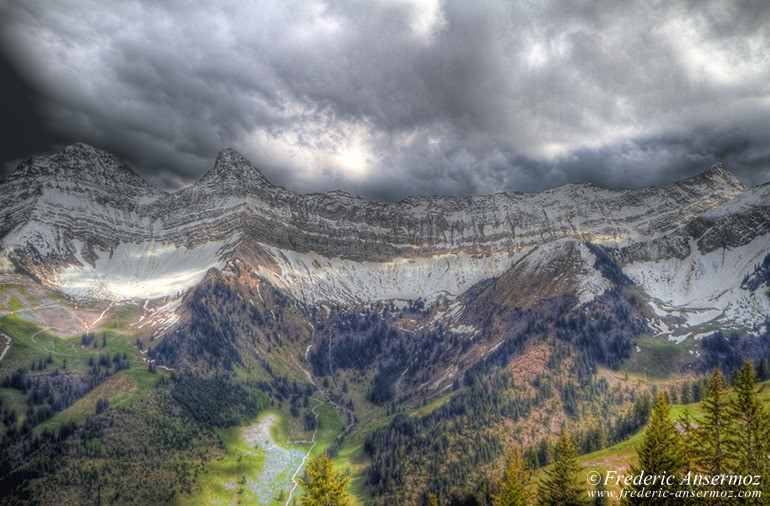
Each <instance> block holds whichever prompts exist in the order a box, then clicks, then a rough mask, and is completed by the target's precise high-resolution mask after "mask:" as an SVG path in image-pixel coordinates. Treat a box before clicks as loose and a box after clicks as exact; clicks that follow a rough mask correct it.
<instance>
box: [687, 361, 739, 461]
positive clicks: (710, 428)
mask: <svg viewBox="0 0 770 506" xmlns="http://www.w3.org/2000/svg"><path fill="white" fill-rule="evenodd" d="M701 406H702V407H703V410H704V411H705V414H704V415H703V417H702V418H701V419H700V420H699V422H700V426H699V427H698V428H697V429H696V430H695V431H693V436H694V438H693V439H694V443H695V462H694V463H695V467H696V469H698V470H699V471H701V472H703V473H705V474H708V475H711V476H715V475H720V474H723V473H725V472H726V471H727V462H726V454H725V440H726V439H727V433H728V430H729V425H730V421H729V419H728V413H727V409H728V399H727V384H726V383H725V380H724V376H722V371H720V370H719V368H718V367H717V368H716V369H715V370H714V374H713V375H712V376H711V379H710V380H709V384H708V397H706V399H705V400H704V401H703V403H702V404H701Z"/></svg>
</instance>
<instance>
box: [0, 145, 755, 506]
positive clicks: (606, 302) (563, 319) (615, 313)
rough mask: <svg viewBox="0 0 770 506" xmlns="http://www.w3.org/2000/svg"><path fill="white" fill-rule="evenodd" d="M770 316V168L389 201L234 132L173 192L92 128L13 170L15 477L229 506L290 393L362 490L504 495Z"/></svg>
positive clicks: (297, 417) (2, 375)
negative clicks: (306, 175)
mask: <svg viewBox="0 0 770 506" xmlns="http://www.w3.org/2000/svg"><path fill="white" fill-rule="evenodd" d="M769 316H770V184H765V185H761V186H755V187H746V186H744V185H743V184H742V183H741V181H740V180H739V179H738V178H736V177H735V176H734V175H732V174H731V173H730V172H729V171H728V170H727V169H725V167H723V166H722V165H719V164H717V165H714V166H713V167H711V168H709V169H708V170H705V172H703V173H702V174H700V175H698V176H696V177H692V178H689V179H684V180H681V181H678V182H676V183H674V184H672V185H669V186H664V187H651V188H640V189H630V190H624V191H613V190H609V189H605V188H600V187H598V186H595V185H593V184H585V183H582V184H568V185H564V186H559V187H557V188H553V189H550V190H547V191H544V192H541V193H536V194H529V193H518V192H506V193H499V194H495V195H489V196H472V197H410V198H407V199H405V200H402V201H400V202H394V203H383V202H374V201H369V200H365V199H362V198H360V197H357V196H354V195H350V194H348V193H345V192H341V191H333V192H328V193H319V194H298V193H296V192H293V191H290V190H287V189H285V188H282V187H279V186H276V185H273V184H272V183H270V182H269V181H268V180H267V179H266V178H265V177H264V176H263V175H262V173H260V171H259V170H258V169H257V168H255V167H254V166H253V165H252V164H251V163H250V162H249V161H248V160H246V159H245V158H244V157H243V156H241V155H240V154H238V153H237V152H236V151H234V150H232V149H225V150H223V151H222V152H221V153H220V154H219V156H218V158H217V160H216V162H215V164H214V167H213V169H211V170H210V171H209V172H208V173H207V174H205V175H204V176H203V177H202V178H201V179H200V180H199V181H198V182H196V183H194V184H192V185H190V186H187V187H185V188H182V189H180V190H178V191H175V192H166V191H162V190H160V189H158V188H155V187H153V186H152V185H151V184H149V183H148V182H146V181H145V180H143V179H142V178H141V177H140V176H138V175H137V174H136V173H134V172H133V171H132V170H131V169H130V168H129V167H128V166H126V165H125V164H124V163H122V162H121V161H120V160H118V159H117V158H116V157H115V156H113V155H111V154H109V153H107V152H105V151H102V150H99V149H97V148H94V147H91V146H88V145H85V144H75V145H72V146H69V147H66V148H64V149H63V150H61V151H60V152H58V153H57V154H55V155H53V156H49V157H43V156H32V157H31V158H29V159H28V160H26V161H24V162H23V163H21V164H20V165H19V166H18V168H17V169H16V170H15V171H13V172H12V173H10V174H9V175H8V176H7V177H6V178H5V179H4V180H2V182H0V331H1V332H0V333H2V336H0V337H4V338H5V345H4V349H3V351H2V352H0V353H2V356H0V415H2V416H0V418H1V419H2V427H0V428H2V434H3V444H2V445H1V446H0V450H2V452H3V453H2V455H0V457H2V458H0V462H6V464H5V465H4V466H0V485H3V486H5V487H6V489H7V490H13V491H14V492H13V494H18V497H21V498H22V499H23V500H22V502H24V501H27V500H29V501H32V502H36V501H37V502H52V501H53V502H74V503H77V502H82V501H86V500H88V498H89V497H93V493H94V491H95V490H96V489H95V488H94V487H95V486H96V485H94V484H95V483H98V484H99V487H101V488H99V490H100V491H104V494H108V493H109V494H111V495H110V497H111V498H112V502H134V503H160V502H166V501H168V500H171V499H174V498H175V499H174V500H176V501H182V502H185V501H189V502H190V503H197V502H198V499H199V498H200V496H196V495H195V494H204V495H205V494H209V495H207V496H206V497H209V499H210V498H211V495H210V494H214V492H212V491H213V490H216V491H218V492H216V494H220V495H219V496H217V497H219V499H221V500H223V501H225V502H231V501H233V500H236V496H235V495H233V494H235V493H236V492H235V490H236V488H237V486H236V485H232V486H231V485H230V483H231V481H228V480H231V479H232V480H233V481H232V483H236V481H235V480H242V481H237V483H239V484H241V483H245V484H248V483H252V482H250V481H248V480H249V479H251V478H248V477H247V476H246V475H245V474H243V473H241V474H238V475H237V476H236V474H227V473H229V472H231V471H227V472H225V471H224V470H223V469H236V468H237V469H241V468H242V466H243V465H246V464H240V463H241V462H242V461H243V460H242V459H243V458H244V455H250V454H249V453H248V452H247V453H238V452H242V450H240V449H238V448H241V447H237V446H233V445H232V444H231V443H232V441H233V440H234V438H235V439H237V437H236V436H232V434H231V433H224V432H222V431H223V430H236V429H235V428H237V427H241V428H243V427H245V426H246V425H248V424H253V423H255V419H256V418H255V417H256V416H257V414H258V413H262V412H265V411H268V412H270V413H273V414H274V415H275V417H276V418H277V419H278V420H281V422H280V423H281V424H283V425H281V427H283V428H282V429H281V431H283V432H281V433H282V434H284V436H283V437H286V438H287V439H289V440H291V441H298V442H297V443H296V444H297V445H299V446H297V448H303V449H305V450H306V451H307V455H310V452H311V451H318V450H319V449H320V450H326V451H327V452H328V453H329V454H331V455H333V456H335V462H336V463H337V464H338V465H342V466H347V467H348V468H349V470H350V471H351V474H352V476H353V480H354V488H355V489H356V498H357V499H358V500H359V501H361V502H367V503H373V504H388V503H391V504H392V503H396V504H413V503H422V502H427V501H428V498H429V497H430V494H434V495H436V496H437V497H438V498H439V499H440V500H441V501H443V502H446V503H450V502H451V501H455V502H459V503H464V504H465V503H468V502H463V501H464V500H465V499H463V498H467V497H475V498H477V500H478V501H481V502H483V499H478V498H479V497H487V498H489V497H491V496H492V494H493V493H494V486H495V485H494V483H493V482H490V477H494V476H496V475H497V474H496V473H498V471H496V470H498V469H499V468H500V467H501V466H500V462H501V459H502V458H503V455H504V451H505V450H507V449H508V448H509V447H511V446H512V445H515V446H519V447H521V448H523V449H525V450H526V452H524V453H525V455H526V456H527V458H528V462H529V464H530V465H531V466H533V467H537V466H540V465H544V464H547V463H548V461H549V459H550V458H551V457H550V456H552V446H549V445H551V439H552V435H553V433H554V432H556V431H558V430H559V427H566V428H568V429H570V430H571V431H573V433H574V434H576V436H575V437H576V438H577V439H578V440H579V441H580V444H579V445H578V446H579V448H581V450H582V451H585V452H588V451H591V450H595V449H599V448H603V447H605V446H606V445H608V444H612V443H617V442H620V441H622V440H624V438H626V437H629V436H630V435H631V434H633V433H634V431H637V430H639V429H640V428H641V427H642V426H643V424H644V423H645V422H646V416H647V415H646V413H647V412H648V411H649V393H650V392H651V391H652V390H653V389H658V388H665V389H667V390H670V391H671V392H675V393H672V395H676V396H680V397H681V399H682V400H683V402H684V401H685V400H692V396H693V395H695V394H692V392H696V391H700V390H698V389H699V388H701V387H700V386H699V385H701V386H702V381H701V379H700V378H701V375H702V374H703V373H705V372H708V371H709V370H710V369H713V367H714V366H716V365H719V366H721V367H723V368H724V369H726V370H727V371H730V370H731V369H733V370H734V369H735V368H736V367H737V366H739V365H740V363H741V360H742V358H744V357H745V358H748V359H750V360H752V361H754V362H756V363H757V364H758V363H759V361H760V360H762V359H765V360H766V359H769V358H770V328H768V317H769ZM725 336H727V337H725ZM0 344H1V343H0ZM701 390H702V389H701ZM645 399H647V400H646V401H645ZM645 402H646V403H647V404H645ZM316 408H318V410H317V409H316ZM271 410H272V411H271ZM319 411H320V413H321V414H320V415H319ZM12 413H13V414H12ZM254 427H255V426H250V428H247V429H243V430H245V432H244V434H246V433H251V432H253V431H255V430H257V429H254ZM46 431H48V432H46ZM54 431H58V432H54ZM250 431H251V432H250ZM319 431H320V432H319ZM324 431H327V432H326V433H325V432H324ZM49 433H50V436H46V435H45V434H49ZM95 434H96V435H97V436H95ZM127 434H130V435H132V436H131V437H130V438H128V436H127ZM172 434H188V435H189V437H187V436H185V437H186V439H185V438H182V439H180V438H179V437H177V436H172ZM227 434H231V435H229V436H228V435H227ZM324 434H325V435H324ZM316 436H318V438H319V439H316ZM46 437H49V439H46ZM180 437H181V436H180ZM244 437H245V436H244ZM94 438H96V439H97V440H98V441H99V444H98V445H97V444H96V443H92V442H89V441H92V440H93V439H94ZM127 438H128V439H127ZM311 438H312V442H313V444H312V446H311V444H310V441H311ZM324 438H325V439H324ZM129 439H130V441H129ZM150 440H152V441H154V443H152V444H153V445H154V446H153V448H154V450H153V451H154V452H155V453H152V452H150V451H149V450H148V446H147V445H148V444H149V443H147V441H150ZM315 443H319V444H318V446H316V444H315ZM303 444H304V445H306V446H304V447H303V446H302V445H303ZM88 445H91V446H88ZM94 445H95V446H94ZM97 446H98V448H99V449H98V451H97V450H94V449H93V448H95V447H97ZM83 448H86V450H84V449H83ZM270 448H272V449H273V450H275V448H277V446H271V447H270ZM313 448H315V450H313ZM549 448H550V449H549ZM305 450H303V451H305ZM132 452H133V453H132ZM234 452H235V453H234ZM549 452H550V453H549ZM268 454H269V455H272V454H270V453H269V452H268ZM126 455H133V457H132V458H127V457H126ZM269 458H272V457H269ZM269 458H268V460H269ZM276 458H277V457H276ZM132 459H133V460H132ZM228 459H230V460H228ZM231 461H232V462H233V464H232V466H233V467H227V466H226V465H225V464H223V463H227V462H231ZM29 462H32V464H29ZM179 462H184V465H178V464H179ZM234 462H238V465H237V466H236V465H235V464H234ZM246 462H251V461H249V460H248V458H247V459H246ZM297 462H299V461H297ZM297 462H295V463H294V464H292V465H294V466H295V467H294V468H293V469H294V470H297V472H298V469H297V468H296V465H298V463H297ZM134 464H136V465H135V466H134ZM140 464H141V465H140ZM249 465H251V464H249ZM132 466H133V467H132ZM185 466H186V467H185ZM217 466H219V467H217ZM239 466H240V467H239ZM253 466H254V467H253V468H250V469H251V472H253V473H256V472H263V471H260V470H261V469H263V467H265V466H262V464H259V463H254V464H253ZM267 467H269V466H267ZM95 468H96V469H99V471H98V472H96V471H94V469H95ZM147 468H153V469H158V470H159V471H158V473H157V474H156V475H155V476H154V477H153V480H154V481H152V482H151V485H147V486H139V485H138V483H140V482H141V480H137V479H135V478H136V477H137V476H139V475H141V476H144V474H143V473H145V471H144V470H145V469H147ZM287 469H288V468H287ZM95 472H96V475H97V476H98V477H99V479H98V480H96V479H95V478H94V476H95V475H94V473H95ZM239 472H240V471H239ZM200 473H202V474H200ZM212 473H214V474H212ZM216 473H224V476H225V478H226V479H225V478H222V479H223V480H224V481H223V482H222V483H224V484H219V485H211V483H209V482H208V481H206V480H214V478H212V476H218V475H217V474H216ZM232 473H235V471H232ZM293 473H294V471H291V472H286V473H284V474H283V475H282V476H284V478H280V479H283V480H285V481H282V482H280V479H278V478H275V479H276V480H278V481H275V482H274V483H275V484H276V485H275V486H274V488H275V489H276V490H278V489H280V490H281V492H282V493H283V492H285V491H287V490H289V489H288V488H286V487H290V486H292V485H293V486H294V487H295V488H296V483H294V484H292V483H291V482H290V481H286V480H288V478H286V476H292V474H293ZM498 474H499V473H498ZM201 476H204V477H208V478H201ZM271 479H272V478H271ZM95 480H96V481H95ZM257 481H258V480H257ZM257 481H254V483H257ZM268 481H269V480H268ZM279 482H280V485H278V483H279ZM142 483H143V482H142ZM249 486H251V485H249ZM249 486H246V487H245V488H241V492H239V494H241V493H244V494H248V493H253V494H257V495H254V496H248V497H251V499H250V500H254V501H257V499H255V498H256V497H266V496H263V495H259V494H262V492H257V489H258V486H257V484H255V485H254V486H253V487H252V488H251V489H249ZM211 487H213V488H211ZM217 487H218V488H217ZM490 487H491V488H490ZM247 489H248V490H251V492H248V490H247ZM292 490H293V489H292ZM100 493H101V492H100ZM216 494H215V495H216ZM228 494H229V495H228ZM12 496H13V495H11V496H7V497H12ZM13 497H16V496H13ZM105 497H106V495H105ZM239 497H246V496H239ZM271 497H272V499H270V501H272V503H274V504H284V502H287V501H286V500H285V499H282V498H283V497H284V495H282V494H277V493H276V494H275V495H274V496H271ZM289 497H291V496H289ZM196 498H198V499H196ZM450 499H451V501H450ZM259 501H262V499H259ZM259 501H258V502H259ZM214 502H216V501H214Z"/></svg>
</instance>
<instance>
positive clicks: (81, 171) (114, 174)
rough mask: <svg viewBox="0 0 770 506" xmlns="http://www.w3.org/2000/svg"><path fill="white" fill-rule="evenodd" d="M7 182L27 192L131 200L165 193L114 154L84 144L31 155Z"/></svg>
mask: <svg viewBox="0 0 770 506" xmlns="http://www.w3.org/2000/svg"><path fill="white" fill-rule="evenodd" d="M6 181H7V182H8V183H11V184H17V185H21V186H22V187H24V188H25V189H26V190H32V189H34V188H36V187H42V188H46V187H49V188H56V189H57V190H59V191H70V190H74V191H75V192H78V193H83V192H85V193H90V192H92V191H93V190H94V189H97V190H102V191H105V193H110V194H123V195H125V196H130V197H140V196H146V195H150V196H159V195H162V194H164V192H163V191H161V190H159V189H157V188H155V187H154V186H152V185H151V184H150V183H148V182H147V181H145V180H144V179H142V178H141V177H140V176H139V175H138V174H136V173H135V172H134V171H133V170H131V168H130V167H128V165H126V164H125V163H123V162H122V161H120V160H119V159H118V158H117V157H115V155H113V154H111V153H108V152H107V151H102V150H100V149H97V148H95V147H93V146H89V145H88V144H84V143H77V144H72V145H71V146H67V147H65V148H64V149H62V150H61V151H59V152H58V153H56V154H54V155H53V156H50V157H45V156H38V155H36V156H32V157H30V158H28V159H27V160H26V161H24V162H22V163H21V164H20V165H19V167H18V168H17V169H16V170H15V171H13V172H12V173H11V174H10V175H9V176H8V178H7V179H6ZM87 189H90V190H87Z"/></svg>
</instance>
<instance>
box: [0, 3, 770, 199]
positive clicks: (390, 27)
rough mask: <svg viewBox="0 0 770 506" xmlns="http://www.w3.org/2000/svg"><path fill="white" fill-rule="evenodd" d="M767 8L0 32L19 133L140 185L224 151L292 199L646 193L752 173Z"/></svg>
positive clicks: (222, 18)
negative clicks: (75, 151) (125, 171)
mask: <svg viewBox="0 0 770 506" xmlns="http://www.w3.org/2000/svg"><path fill="white" fill-rule="evenodd" d="M769 13H770V8H767V7H766V6H765V5H763V3H761V2H754V3H752V2H741V3H738V2H735V3H728V2H723V1H718V2H669V3H665V2H664V3H659V4H652V3H650V2H636V3H635V2H625V3H621V2H606V3H604V4H601V3H578V2H566V3H565V2H526V3H525V2H508V1H499V2H496V1H492V0H490V1H485V2H477V1H474V2H470V1H467V2H465V1H451V2H440V1H439V0H412V1H409V0H380V1H372V2H354V1H351V2H335V3H327V2H323V1H316V2H270V1H260V2H218V3H210V4H207V5H205V6H204V5H198V4H197V3H192V2H164V1H155V2H132V1H121V2H112V1H102V2H85V1H82V2H81V1H69V2H66V1H65V2H57V3H56V4H52V3H51V2H44V1H42V0H24V1H7V2H5V3H4V4H3V5H0V19H2V21H0V30H1V31H0V35H1V37H2V39H1V40H2V48H3V51H4V52H5V53H6V54H7V55H8V57H9V59H10V61H11V62H12V63H13V65H14V68H15V69H16V70H17V71H18V73H19V74H20V80H19V82H24V83H26V84H27V86H28V90H27V91H28V92H29V93H30V94H31V96H32V97H34V100H35V102H34V109H35V110H36V111H39V112H40V117H41V118H42V120H41V122H40V124H39V125H36V126H34V127H33V130H38V131H40V132H47V133H48V134H50V135H54V134H55V135H57V136H59V137H61V138H63V139H64V140H66V141H67V142H74V141H79V140H82V141H85V142H90V143H93V144H96V145H98V146H100V147H103V148H105V149H109V150H111V151H113V152H115V153H116V154H118V155H119V156H121V157H122V158H124V159H126V160H127V161H129V163H130V164H131V165H132V166H133V167H135V168H136V169H137V170H138V171H139V172H140V173H142V174H143V175H144V176H145V177H147V178H148V179H149V180H150V181H152V182H153V183H155V184H157V185H159V186H162V187H166V188H173V187H178V186H180V185H182V184H184V183H187V182H191V181H194V180H196V179H197V178H199V177H200V176H201V175H202V173H203V172H205V171H206V170H207V169H208V168H210V167H211V165H212V164H213V160H214V157H215V156H216V153H217V152H218V151H219V150H220V149H221V148H222V147H224V146H233V147H235V148H236V149H238V150H239V151H241V152H242V153H243V154H244V155H246V156H247V157H248V158H249V159H251V160H252V161H253V162H254V163H255V164H256V165H257V166H258V167H260V168H261V169H262V170H263V172H265V174H266V175H267V176H268V178H269V179H271V180H272V181H274V182H276V183H278V184H283V185H285V186H288V187H290V188H293V189H296V190H298V191H319V190H327V189H332V188H337V187H339V188H343V189H345V190H347V191H350V192H353V193H359V194H363V195H365V196H369V197H373V198H378V199H386V200H392V199H399V198H403V197H404V196H406V195H408V194H436V193H438V194H480V193H492V192H497V191H503V190H523V191H538V190H542V189H544V188H547V187H551V186H554V185H557V184H562V183H566V182H578V181H592V182H595V183H597V184H600V185H603V186H610V187H613V188H625V187H632V186H641V185H649V184H667V183H670V182H672V181H674V180H676V179H680V178H682V177H686V176H690V175H693V174H695V173H698V172H700V171H702V170H705V169H706V168H708V167H709V166H710V165H712V164H713V163H714V162H716V161H723V162H724V163H725V164H726V165H728V167H729V168H731V169H732V170H734V171H735V172H736V173H737V174H738V175H739V176H740V177H742V178H743V179H744V181H745V182H748V183H759V182H764V181H766V180H768V179H770V173H769V172H768V161H769V160H768V159H770V127H769V126H768V125H770V121H768V120H770V96H769V94H768V86H769V85H768V83H770V79H768V78H769V77H770V60H769V59H768V57H767V56H766V55H767V54H770V51H769V50H770V47H769V46H770V33H769V32H768V30H769V29H770V28H769V27H770V18H769V17H768V14H769ZM13 114H15V115H19V116H25V117H32V116H31V115H30V114H29V113H27V112H25V111H23V110H18V111H16V112H14V113H13ZM55 143H56V140H55V139H46V140H45V141H44V142H39V143H38V144H41V145H48V146H52V145H53V144H55ZM30 146H31V145H30ZM35 149H37V148H35ZM17 151H18V150H17ZM7 153H10V151H6V150H4V153H3V156H4V157H5V159H6V160H7V159H10V158H14V157H17V156H19V155H17V154H13V155H9V154H7Z"/></svg>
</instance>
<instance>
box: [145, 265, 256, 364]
mask: <svg viewBox="0 0 770 506" xmlns="http://www.w3.org/2000/svg"><path fill="white" fill-rule="evenodd" d="M185 305H186V306H187V307H188V308H189V309H190V311H191V312H192V317H191V319H190V321H188V322H187V323H185V324H184V325H181V326H179V327H177V328H176V329H175V330H174V331H173V332H172V333H171V334H170V335H168V336H166V338H165V339H163V341H162V342H161V343H160V344H158V345H157V346H156V347H154V348H150V349H149V350H148V356H149V357H150V358H152V359H155V360H156V361H157V363H158V364H161V365H166V366H169V367H172V368H178V367H179V366H180V364H182V363H189V364H196V365H198V366H201V367H203V368H205V369H207V370H214V371H216V370H223V369H224V370H226V371H231V370H233V367H234V366H235V365H242V364H243V358H242V357H241V355H240V352H239V351H238V344H239V340H241V339H244V337H245V336H256V335H257V334H258V333H257V329H259V328H260V327H261V326H262V325H263V324H264V319H263V317H262V314H261V313H260V312H259V310H258V309H257V308H256V307H255V306H253V305H251V304H248V303H247V302H245V301H244V300H243V299H242V298H241V297H239V296H238V295H237V294H236V293H235V292H234V291H233V290H231V289H230V288H229V287H228V286H227V285H226V284H225V283H224V282H223V281H222V280H220V279H215V280H209V281H206V282H203V283H201V284H199V285H198V286H197V287H196V288H195V289H194V290H193V291H192V293H190V294H189V295H188V296H187V297H186V299H185Z"/></svg>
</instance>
